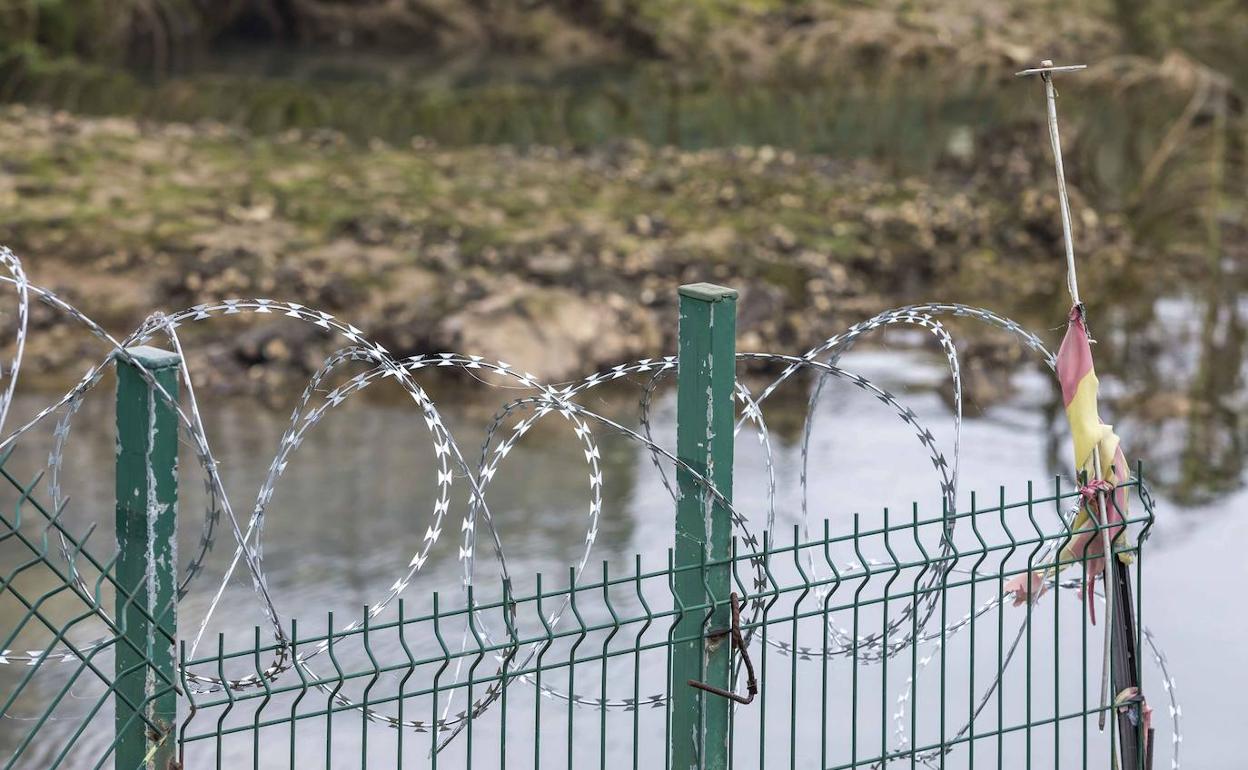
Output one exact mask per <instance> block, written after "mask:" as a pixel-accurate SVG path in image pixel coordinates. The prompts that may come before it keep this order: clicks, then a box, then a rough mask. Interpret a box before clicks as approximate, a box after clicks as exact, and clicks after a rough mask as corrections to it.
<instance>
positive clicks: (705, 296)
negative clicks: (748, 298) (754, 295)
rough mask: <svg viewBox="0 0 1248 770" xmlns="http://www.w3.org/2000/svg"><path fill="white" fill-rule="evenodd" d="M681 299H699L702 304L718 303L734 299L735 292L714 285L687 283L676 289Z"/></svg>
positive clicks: (735, 296) (734, 290) (725, 287)
mask: <svg viewBox="0 0 1248 770" xmlns="http://www.w3.org/2000/svg"><path fill="white" fill-rule="evenodd" d="M677 292H678V293H679V294H680V295H681V296H682V297H690V298H692V299H700V300H702V301H704V302H719V301H720V300H725V299H736V298H737V290H736V289H729V288H728V287H727V286H719V285H718V284H714V283H687V284H685V285H684V286H681V287H680V288H679V289H677Z"/></svg>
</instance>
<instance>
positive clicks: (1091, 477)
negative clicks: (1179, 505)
mask: <svg viewBox="0 0 1248 770" xmlns="http://www.w3.org/2000/svg"><path fill="white" fill-rule="evenodd" d="M1057 379H1058V382H1059V383H1060V384H1061V387H1062V401H1063V403H1064V405H1065V407H1066V419H1067V421H1068V422H1069V423H1070V432H1071V437H1072V439H1073V444H1074V461H1075V470H1076V474H1077V477H1078V479H1079V486H1080V492H1081V493H1082V500H1081V502H1080V505H1079V511H1078V513H1077V514H1076V515H1075V519H1074V521H1073V522H1072V523H1071V538H1070V541H1069V542H1068V543H1067V544H1066V546H1065V547H1064V548H1063V549H1062V553H1061V560H1062V561H1065V562H1070V561H1083V566H1084V574H1085V580H1084V583H1085V585H1084V590H1085V592H1086V596H1087V598H1088V600H1089V608H1091V607H1092V588H1093V586H1094V584H1095V581H1096V576H1097V575H1099V574H1101V573H1103V572H1104V571H1105V548H1104V540H1103V538H1102V537H1101V532H1100V531H1099V530H1098V528H1097V527H1098V525H1104V526H1109V528H1110V529H1109V535H1110V539H1111V541H1112V542H1113V544H1114V545H1120V544H1122V543H1124V542H1125V539H1126V526H1125V525H1124V524H1123V521H1124V519H1125V517H1126V513H1127V490H1126V489H1125V488H1124V487H1123V486H1122V485H1123V484H1125V483H1126V482H1127V481H1129V480H1130V473H1129V471H1128V466H1127V459H1126V456H1125V455H1123V452H1122V446H1121V442H1119V440H1118V436H1117V435H1116V434H1115V433H1114V429H1113V427H1112V426H1110V425H1106V424H1105V423H1103V422H1101V416H1100V412H1099V411H1098V409H1097V391H1098V389H1099V387H1100V381H1099V380H1097V377H1096V368H1095V367H1094V366H1093V365H1092V345H1091V341H1090V339H1089V337H1088V327H1087V323H1086V321H1085V320H1084V316H1083V306H1082V305H1075V306H1074V307H1072V308H1071V310H1070V315H1069V322H1068V323H1067V326H1066V336H1065V337H1064V338H1063V339H1062V346H1061V347H1060V348H1059V349H1058V352H1057ZM1098 458H1099V459H1100V467H1099V468H1098V467H1097V462H1096V461H1097V459H1098ZM1101 499H1104V500H1105V502H1106V503H1107V504H1106V506H1105V507H1106V508H1107V509H1108V510H1107V511H1101V510H1100V507H1101V506H1100V500H1101ZM1119 559H1120V560H1121V561H1123V562H1124V563H1125V562H1129V561H1130V555H1129V554H1119ZM1046 572H1048V571H1047V570H1046V571H1041V572H1037V573H1033V574H1031V575H1018V576H1016V577H1014V578H1013V579H1011V580H1010V581H1008V582H1007V583H1006V584H1005V588H1004V590H1005V593H1006V594H1008V595H1011V596H1012V597H1013V599H1014V604H1015V606H1018V605H1020V604H1023V603H1024V602H1027V601H1035V600H1036V599H1038V598H1039V597H1040V594H1042V593H1043V592H1044V582H1045V581H1044V578H1043V576H1044V575H1045V573H1046ZM1037 576H1039V577H1037ZM1093 622H1095V613H1094V614H1093Z"/></svg>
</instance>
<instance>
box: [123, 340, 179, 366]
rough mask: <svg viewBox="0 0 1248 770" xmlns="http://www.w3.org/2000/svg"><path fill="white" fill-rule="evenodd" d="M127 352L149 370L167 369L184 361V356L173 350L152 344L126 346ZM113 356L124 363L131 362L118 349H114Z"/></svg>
mask: <svg viewBox="0 0 1248 770" xmlns="http://www.w3.org/2000/svg"><path fill="white" fill-rule="evenodd" d="M126 353H127V354H129V356H130V358H132V359H134V361H135V363H137V364H139V365H140V366H142V367H143V368H144V369H147V370H148V371H151V370H153V369H166V368H168V367H171V366H177V365H178V364H180V363H182V356H179V355H178V354H177V353H174V352H173V351H172V350H162V349H160V348H154V347H152V346H151V345H136V346H134V347H132V348H126ZM113 358H115V359H117V360H118V361H121V362H122V363H129V362H128V361H126V360H125V359H123V358H122V357H121V356H120V355H119V354H118V351H113Z"/></svg>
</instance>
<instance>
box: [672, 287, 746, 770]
mask: <svg viewBox="0 0 1248 770" xmlns="http://www.w3.org/2000/svg"><path fill="white" fill-rule="evenodd" d="M736 311H737V292H736V291H735V290H733V289H726V288H724V287H722V286H715V285H713V284H709V283H695V284H689V285H686V286H682V287H680V329H679V348H678V350H677V353H678V355H679V367H678V374H677V386H676V391H677V393H676V455H677V457H679V458H680V460H681V461H682V462H684V463H687V464H688V466H689V467H690V468H691V469H692V470H694V471H696V472H697V473H699V474H701V475H702V476H703V477H705V478H706V479H708V480H710V482H711V483H712V484H714V485H715V488H716V489H717V490H718V491H719V493H720V494H722V495H723V496H724V499H726V500H729V501H731V500H732V453H733V419H734V414H735V411H734V406H733V400H732V392H733V385H734V383H735V382H736V326H737V320H736ZM676 481H677V487H678V493H679V499H678V501H677V505H676V547H675V554H674V556H675V566H676V568H677V573H676V576H675V580H674V586H675V588H674V590H675V593H676V597H675V599H676V604H677V607H703V608H705V607H707V606H712V607H713V609H712V610H711V611H710V616H709V619H708V616H707V612H706V611H705V610H696V611H692V612H686V613H684V615H682V616H681V618H680V620H679V622H678V623H677V625H676V629H675V638H676V639H677V640H678V641H677V643H676V645H675V646H674V648H673V650H672V680H671V682H670V689H669V692H670V693H671V698H672V707H671V745H670V746H669V750H670V752H671V767H673V768H679V770H691V769H697V770H721V768H726V767H727V766H728V722H729V719H730V717H731V708H732V704H731V702H730V701H729V700H728V699H726V698H722V697H719V696H717V695H711V694H708V693H706V692H704V691H702V690H698V689H695V688H693V687H690V686H689V684H688V682H689V681H690V680H698V681H701V682H705V683H707V684H709V685H712V686H714V687H718V688H720V689H724V690H727V689H731V662H732V661H731V650H732V644H731V641H730V638H729V635H728V629H729V624H730V620H731V618H730V600H729V594H730V592H731V588H732V586H731V571H730V569H729V566H728V565H727V564H726V563H721V564H714V563H713V562H716V561H723V560H725V559H727V558H728V557H729V556H730V550H731V545H732V520H731V518H730V516H729V513H728V510H727V509H726V508H725V507H724V505H723V504H721V503H717V502H715V500H714V498H713V497H712V496H711V495H710V494H709V493H708V491H707V490H706V488H705V486H704V485H703V484H702V483H701V482H700V481H699V480H698V479H697V478H696V477H695V476H694V475H693V474H692V473H690V472H689V471H687V470H685V469H683V468H678V469H677V471H676ZM707 563H711V564H710V566H707V567H704V568H703V569H689V567H691V566H694V565H699V564H703V565H705V564H707ZM682 568H683V569H682ZM708 591H709V594H708ZM679 640H684V641H679Z"/></svg>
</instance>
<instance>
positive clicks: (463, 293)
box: [0, 107, 1177, 390]
mask: <svg viewBox="0 0 1248 770" xmlns="http://www.w3.org/2000/svg"><path fill="white" fill-rule="evenodd" d="M1038 129H1039V126H1038V125H1036V124H1028V125H1022V126H1017V127H1015V128H1013V129H1010V130H1006V131H1003V132H1001V133H1000V134H999V135H997V136H994V137H991V138H990V141H988V142H987V143H985V144H984V145H983V147H982V148H981V150H980V151H979V152H978V153H977V154H976V156H975V158H974V160H973V162H971V161H969V160H966V159H961V160H960V159H959V157H960V156H959V155H958V154H957V153H956V152H951V153H950V155H949V158H948V159H947V160H946V161H944V162H942V163H941V165H940V168H939V170H938V171H937V172H936V173H935V174H932V175H929V176H926V177H924V178H897V177H896V176H895V175H891V174H889V173H886V172H885V171H883V170H882V169H881V168H880V167H878V166H876V165H874V164H872V163H870V162H866V161H857V162H848V161H846V162H840V161H833V160H831V159H828V158H826V157H822V156H806V155H798V154H795V153H793V152H791V151H782V150H776V149H773V148H770V147H739V148H734V149H723V150H708V151H697V152H688V151H679V150H675V149H665V148H655V147H651V146H647V145H644V144H640V143H633V142H619V143H615V144H611V145H608V146H605V147H602V148H598V149H593V150H588V151H574V150H569V149H555V148H534V149H529V150H525V151H520V150H516V149H512V148H509V147H505V146H504V147H470V148H453V149H448V148H440V147H438V146H435V145H433V144H431V143H429V142H427V141H422V140H416V141H413V142H412V143H411V144H410V145H409V146H403V147H392V146H387V145H384V144H382V143H380V142H373V143H372V144H371V145H370V146H368V147H360V146H358V145H356V144H353V143H351V142H348V141H345V140H344V139H343V137H341V136H340V135H337V134H334V133H332V132H315V133H293V132H292V133H287V134H284V135H280V136H276V137H268V138H266V137H256V136H250V135H247V134H245V133H243V132H241V131H239V130H237V129H234V128H229V127H225V126H222V125H216V124H199V125H194V126H191V125H182V124H165V125H157V124H141V123H138V122H136V121H134V120H130V119H116V118H108V119H90V118H82V117H74V116H69V115H66V114H56V113H50V112H46V111H38V110H30V109H27V108H23V107H11V108H6V109H4V110H3V111H0V211H3V212H4V216H3V217H2V218H0V242H3V243H5V244H7V245H10V246H11V247H12V248H13V249H14V250H15V251H17V252H18V253H19V254H20V256H22V257H23V259H24V261H25V264H26V267H27V270H28V273H29V274H30V276H31V278H32V279H33V280H34V281H35V282H37V283H40V284H42V285H45V286H48V287H50V288H53V289H55V290H56V291H57V292H58V293H61V294H63V296H65V297H66V298H67V299H69V300H70V301H72V302H73V303H74V304H76V305H77V306H79V307H81V308H82V309H83V310H84V311H86V312H88V313H89V314H91V315H92V316H93V317H95V318H96V319H98V320H100V321H101V322H102V323H104V324H105V325H106V326H107V327H108V328H110V329H111V330H113V331H115V332H117V333H124V332H125V331H126V330H128V329H130V328H133V327H134V326H135V325H136V324H138V323H139V322H140V321H141V320H142V319H143V318H144V316H145V315H147V314H148V313H149V312H152V311H154V310H165V311H168V310H173V309H178V308H181V307H185V306H189V305H193V304H196V303H199V302H204V301H208V300H213V299H220V298H226V297H250V296H263V297H271V298H275V299H283V300H291V301H295V302H299V303H302V304H305V305H308V306H311V307H316V308H320V309H324V310H326V311H328V312H331V313H334V314H337V315H340V316H341V317H343V318H344V319H346V320H349V321H351V322H352V323H354V324H356V325H357V326H359V327H361V328H362V329H364V330H366V331H367V332H368V333H369V335H370V336H372V337H373V338H374V339H376V340H378V341H380V342H381V343H383V344H384V345H386V347H388V348H389V349H390V350H391V351H393V352H395V353H397V354H401V355H406V354H412V353H417V352H428V351H442V350H457V351H463V352H472V353H478V354H481V355H485V356H489V357H493V358H503V359H505V360H507V361H509V362H511V363H513V364H516V365H518V366H522V367H524V368H526V369H528V370H530V371H532V372H533V373H535V374H537V375H538V376H540V377H542V378H544V379H547V380H550V381H556V380H560V379H563V378H567V377H570V376H573V375H574V374H577V373H580V372H586V371H589V370H591V369H593V368H595V367H597V366H601V365H605V364H613V363H616V362H619V361H622V360H626V359H629V358H632V357H641V356H646V355H656V354H660V353H663V352H670V351H672V350H673V349H674V333H675V329H676V326H675V313H674V308H675V301H674V299H675V287H676V286H677V285H678V284H680V283H683V282H689V281H698V280H708V281H715V282H719V283H724V284H727V285H732V286H736V287H739V288H740V289H741V290H742V302H741V318H740V346H741V347H742V348H743V349H764V348H765V349H771V350H781V351H800V350H803V349H804V347H805V346H807V345H809V344H812V343H814V342H816V341H817V340H819V339H821V338H822V337H824V336H826V335H827V334H828V333H830V332H831V331H833V330H836V329H837V328H838V327H839V326H840V325H841V324H843V323H845V322H847V321H852V320H857V319H859V318H862V317H865V316H867V315H869V314H871V313H873V312H875V311H877V310H880V309H883V308H886V307H890V306H894V305H896V304H899V303H903V302H907V301H913V300H917V299H934V298H939V299H948V300H958V301H968V302H985V303H988V304H991V305H992V306H994V307H997V308H1000V309H1002V310H1004V311H1006V312H1009V313H1011V314H1013V315H1016V316H1021V317H1023V318H1028V317H1029V316H1032V315H1034V316H1036V317H1038V318H1044V319H1048V318H1051V317H1055V316H1053V313H1054V312H1059V313H1060V304H1061V299H1060V297H1059V293H1060V286H1061V285H1062V284H1061V264H1060V263H1061V260H1060V258H1059V257H1060V229H1059V226H1058V216H1057V212H1056V200H1055V196H1053V195H1052V194H1051V188H1052V182H1051V173H1052V172H1051V168H1050V166H1049V160H1048V158H1047V156H1046V154H1045V151H1044V148H1043V146H1042V145H1041V144H1040V143H1038V142H1036V141H1035V136H1034V134H1035V132H1036V131H1037V130H1038ZM1075 173H1076V175H1077V173H1078V172H1077V169H1076V170H1075ZM1075 197H1076V203H1077V211H1078V212H1079V216H1078V222H1077V226H1078V230H1079V240H1080V243H1081V248H1082V250H1083V251H1084V253H1088V254H1095V255H1096V258H1095V259H1094V260H1089V262H1088V265H1087V267H1086V269H1085V272H1084V275H1085V276H1086V277H1085V280H1087V281H1089V282H1090V283H1091V282H1095V281H1097V280H1100V279H1103V278H1105V277H1107V276H1110V275H1113V274H1115V273H1116V272H1118V271H1120V269H1121V267H1122V266H1123V265H1124V264H1125V261H1126V260H1127V259H1128V257H1130V258H1132V259H1135V260H1141V259H1148V258H1149V255H1148V253H1147V252H1146V251H1145V250H1142V249H1141V248H1139V247H1138V246H1137V245H1136V244H1134V243H1133V241H1132V238H1131V235H1130V233H1129V231H1128V229H1127V228H1126V227H1125V226H1124V224H1123V223H1122V222H1121V221H1120V220H1119V219H1118V218H1117V217H1116V216H1112V215H1101V214H1098V213H1097V212H1096V210H1095V208H1094V207H1093V206H1090V205H1089V203H1088V201H1086V200H1084V199H1083V198H1082V196H1080V195H1079V193H1078V191H1076V192H1075ZM1175 269H1177V268H1175V267H1174V266H1173V264H1169V265H1168V263H1167V262H1166V261H1163V260H1158V267H1157V270H1155V271H1150V272H1149V275H1150V278H1149V280H1150V281H1157V282H1158V283H1159V285H1160V284H1164V282H1165V281H1166V280H1168V278H1169V277H1170V276H1172V275H1173V273H1174V270H1175ZM1135 274H1137V275H1138V274H1141V272H1140V271H1137V272H1136V273H1135ZM1125 288H1126V289H1127V290H1130V287H1125ZM10 318H11V316H10ZM218 324H219V325H217V326H215V327H213V328H209V329H203V330H200V329H190V330H188V331H187V334H188V335H192V336H194V337H195V338H196V345H195V347H194V350H195V351H197V352H196V354H195V355H194V356H193V358H194V361H193V363H194V365H195V366H196V368H198V369H200V370H201V381H202V382H204V383H206V384H211V385H212V386H215V387H216V388H220V389H225V390H269V389H279V388H283V387H284V386H287V385H290V384H293V383H296V382H300V381H302V379H303V377H304V376H306V374H307V373H308V372H310V371H312V370H313V369H314V368H315V366H316V365H317V364H318V363H319V361H320V360H321V357H322V356H323V354H324V353H325V352H326V351H327V350H328V349H330V348H329V344H330V343H329V342H328V341H327V340H325V339H323V338H321V337H319V336H318V335H317V334H316V333H314V330H309V329H307V328H304V327H299V326H295V325H287V324H285V323H281V322H277V323H266V324H263V325H253V324H251V323H248V322H246V321H233V320H231V321H228V322H218ZM33 326H34V327H35V329H34V331H33V333H32V336H31V340H30V342H29V345H28V349H27V355H28V362H30V365H29V367H28V368H27V370H26V371H27V372H30V373H35V372H38V373H39V376H41V377H47V378H55V377H62V376H65V375H69V374H77V373H79V372H80V371H81V370H82V368H83V362H84V360H90V359H92V358H94V357H96V356H97V355H98V354H99V353H100V350H99V348H98V343H96V342H94V341H93V340H91V339H90V338H89V337H88V336H87V335H85V334H84V333H83V332H81V331H80V330H78V329H74V328H73V327H72V326H70V325H68V324H66V323H64V322H63V321H62V320H61V319H58V318H56V317H55V316H53V314H52V313H51V311H50V310H48V309H47V308H40V309H39V310H38V311H37V312H36V314H35V316H34V318H33Z"/></svg>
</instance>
